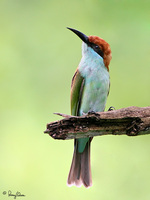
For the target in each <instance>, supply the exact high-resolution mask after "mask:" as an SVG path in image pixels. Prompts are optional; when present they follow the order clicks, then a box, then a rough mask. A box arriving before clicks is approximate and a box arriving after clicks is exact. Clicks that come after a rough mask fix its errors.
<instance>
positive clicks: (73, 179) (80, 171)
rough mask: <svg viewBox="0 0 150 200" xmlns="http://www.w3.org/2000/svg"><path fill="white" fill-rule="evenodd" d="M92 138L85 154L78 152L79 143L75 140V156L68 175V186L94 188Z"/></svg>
mask: <svg viewBox="0 0 150 200" xmlns="http://www.w3.org/2000/svg"><path fill="white" fill-rule="evenodd" d="M91 140H92V138H90V139H89V141H88V142H87V144H86V146H85V149H84V151H83V153H79V152H78V141H77V139H75V145H74V154H73V159H72V164H71V168H70V172H69V175H68V180H67V184H68V186H72V185H75V186H77V187H80V186H81V185H82V184H83V185H84V186H85V187H87V188H88V187H91V186H92V175H91V164H90V143H91Z"/></svg>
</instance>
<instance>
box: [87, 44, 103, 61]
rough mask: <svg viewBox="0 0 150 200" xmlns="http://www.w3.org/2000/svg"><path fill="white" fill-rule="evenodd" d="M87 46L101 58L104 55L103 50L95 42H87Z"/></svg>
mask: <svg viewBox="0 0 150 200" xmlns="http://www.w3.org/2000/svg"><path fill="white" fill-rule="evenodd" d="M89 46H90V47H91V48H92V49H93V50H94V51H95V52H96V53H98V54H99V55H100V56H101V57H102V58H103V57H104V53H103V51H102V50H101V49H100V47H99V46H98V45H97V44H94V43H89Z"/></svg>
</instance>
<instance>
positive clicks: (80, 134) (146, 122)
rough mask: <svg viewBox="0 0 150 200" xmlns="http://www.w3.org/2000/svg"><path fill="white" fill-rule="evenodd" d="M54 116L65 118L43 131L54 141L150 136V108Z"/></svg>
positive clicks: (52, 123)
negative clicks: (119, 136) (103, 136)
mask: <svg viewBox="0 0 150 200" xmlns="http://www.w3.org/2000/svg"><path fill="white" fill-rule="evenodd" d="M55 114H57V115H60V116H62V117H65V118H64V119H62V120H58V121H55V122H51V123H48V124H47V129H46V131H44V133H48V134H49V135H50V136H51V137H52V138H54V139H63V140H65V139H75V138H84V137H93V136H98V135H128V136H137V135H145V134H150V107H144V108H140V107H134V106H132V107H128V108H122V109H119V110H113V111H107V112H96V113H94V112H91V113H88V114H86V115H83V116H71V115H65V114H61V113H55Z"/></svg>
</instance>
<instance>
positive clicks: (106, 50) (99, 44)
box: [67, 27, 111, 70]
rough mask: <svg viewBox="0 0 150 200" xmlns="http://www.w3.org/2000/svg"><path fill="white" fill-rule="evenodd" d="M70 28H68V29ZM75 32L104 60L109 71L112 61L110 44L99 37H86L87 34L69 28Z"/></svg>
mask: <svg viewBox="0 0 150 200" xmlns="http://www.w3.org/2000/svg"><path fill="white" fill-rule="evenodd" d="M67 28H68V27H67ZM68 29H69V30H71V31H72V32H74V33H75V34H76V35H77V36H78V37H79V38H80V39H81V40H82V41H83V42H85V43H86V44H87V45H88V46H89V47H91V48H92V49H93V50H94V51H95V52H96V53H97V54H98V55H99V56H101V57H102V58H103V61H104V64H105V67H106V68H107V69H108V70H109V67H108V66H109V63H110V60H111V49H110V46H109V44H108V43H107V42H106V41H105V40H103V39H102V38H100V37H98V36H93V35H91V36H86V35H85V34H83V33H81V32H80V31H77V30H75V29H73V28H68Z"/></svg>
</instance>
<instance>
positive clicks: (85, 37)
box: [67, 27, 89, 44]
mask: <svg viewBox="0 0 150 200" xmlns="http://www.w3.org/2000/svg"><path fill="white" fill-rule="evenodd" d="M67 29H69V30H71V31H72V32H74V33H75V34H76V35H77V36H78V37H79V38H80V39H81V40H82V41H83V42H85V43H86V44H88V43H89V39H88V37H87V36H86V35H85V34H83V33H81V32H80V31H77V30H75V29H73V28H69V27H67Z"/></svg>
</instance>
